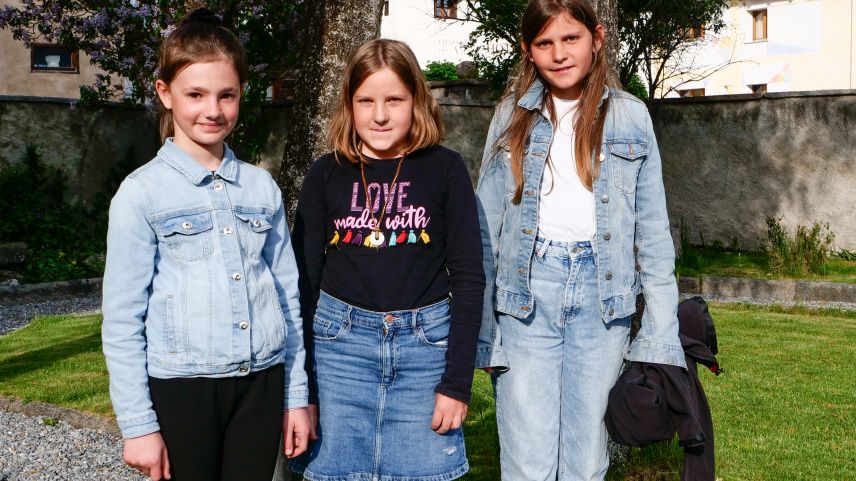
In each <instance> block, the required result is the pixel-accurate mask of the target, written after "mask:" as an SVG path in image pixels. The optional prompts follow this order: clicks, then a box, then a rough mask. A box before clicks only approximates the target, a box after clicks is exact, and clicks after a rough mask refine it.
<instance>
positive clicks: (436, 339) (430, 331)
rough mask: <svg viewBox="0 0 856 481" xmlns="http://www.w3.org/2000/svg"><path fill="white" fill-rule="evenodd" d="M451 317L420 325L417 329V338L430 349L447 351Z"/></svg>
mask: <svg viewBox="0 0 856 481" xmlns="http://www.w3.org/2000/svg"><path fill="white" fill-rule="evenodd" d="M449 320H450V317H449V316H445V317H441V318H439V319H432V320H431V321H429V322H425V323H420V324H419V325H418V327H417V328H416V337H417V338H419V341H420V342H421V343H422V344H424V345H425V346H428V347H433V348H436V349H446V348H447V347H449Z"/></svg>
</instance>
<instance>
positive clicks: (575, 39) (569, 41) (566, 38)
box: [565, 35, 580, 43]
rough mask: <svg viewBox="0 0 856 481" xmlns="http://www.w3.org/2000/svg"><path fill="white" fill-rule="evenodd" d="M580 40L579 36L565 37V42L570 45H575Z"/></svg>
mask: <svg viewBox="0 0 856 481" xmlns="http://www.w3.org/2000/svg"><path fill="white" fill-rule="evenodd" d="M579 39H580V36H579V35H569V36H567V37H565V41H566V42H568V43H574V42H576V41H577V40H579Z"/></svg>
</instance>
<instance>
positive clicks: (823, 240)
mask: <svg viewBox="0 0 856 481" xmlns="http://www.w3.org/2000/svg"><path fill="white" fill-rule="evenodd" d="M834 241H835V234H833V233H832V232H830V230H829V224H828V223H827V224H821V223H819V222H815V223H814V225H812V227H811V228H808V227H805V226H802V225H798V226H797V228H796V231H795V233H794V235H793V236H791V234H790V233H788V231H787V229H786V228H785V227H784V226H783V225H782V219H781V218H779V219H775V218H772V217H768V218H767V240H766V242H765V243H764V244H763V246H762V249H763V252H764V254H765V255H766V256H767V261H768V263H769V265H768V268H769V269H770V271H771V272H773V273H774V274H785V275H790V276H800V275H804V274H807V273H813V274H822V273H823V271H824V263H825V262H826V260H827V259H829V256H830V254H831V253H832V244H833V242H834Z"/></svg>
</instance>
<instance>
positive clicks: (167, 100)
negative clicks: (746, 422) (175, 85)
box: [155, 79, 172, 110]
mask: <svg viewBox="0 0 856 481" xmlns="http://www.w3.org/2000/svg"><path fill="white" fill-rule="evenodd" d="M155 90H156V91H157V93H158V97H160V100H161V103H162V104H163V106H164V107H166V109H167V110H171V109H172V95H171V94H170V92H169V85H167V84H166V82H164V81H163V80H161V79H158V80H157V81H156V82H155Z"/></svg>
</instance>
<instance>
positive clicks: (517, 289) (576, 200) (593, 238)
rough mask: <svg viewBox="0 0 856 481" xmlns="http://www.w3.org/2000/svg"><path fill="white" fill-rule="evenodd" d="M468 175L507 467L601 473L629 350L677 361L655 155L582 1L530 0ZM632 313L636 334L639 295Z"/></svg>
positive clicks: (508, 470) (506, 473)
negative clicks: (475, 179) (473, 184)
mask: <svg viewBox="0 0 856 481" xmlns="http://www.w3.org/2000/svg"><path fill="white" fill-rule="evenodd" d="M521 33H522V37H521V48H522V52H523V58H522V60H521V62H520V65H519V67H518V74H517V77H516V78H515V79H514V81H513V83H512V84H511V85H510V87H509V90H508V92H507V94H506V95H505V97H504V99H503V100H502V102H501V103H500V105H499V106H498V107H497V110H496V112H495V115H494V118H493V121H492V123H491V126H490V131H489V133H488V140H487V145H486V146H485V153H484V157H483V160H482V167H481V172H480V180H479V185H478V193H477V195H478V200H479V205H480V215H481V218H480V220H481V229H482V242H483V244H484V267H485V273H486V276H487V286H488V287H487V289H486V290H485V302H484V318H483V323H482V331H481V333H480V336H479V351H478V352H479V355H478V360H477V364H478V366H479V367H484V368H486V370H488V371H492V375H493V380H494V386H495V393H496V415H497V424H498V427H499V437H500V447H501V455H500V461H501V466H502V477H503V479H506V480H513V481H520V480H533V481H534V480H538V481H553V480H556V479H559V480H562V481H564V480H586V481H588V480H598V479H600V480H602V479H603V478H604V476H605V475H606V470H607V465H608V457H607V450H606V447H607V433H606V428H605V425H604V422H603V417H604V413H605V412H606V405H607V397H608V394H609V390H610V388H611V387H612V386H613V384H614V383H615V381H616V379H617V378H618V375H619V371H620V370H621V366H622V361H623V359H627V360H631V361H646V362H655V363H664V364H673V365H677V366H684V355H683V350H682V349H681V344H680V342H679V340H678V324H677V305H678V289H677V285H676V282H675V276H674V257H675V256H674V249H673V246H672V238H671V236H670V231H669V219H668V217H667V213H666V201H665V195H664V191H663V180H662V173H661V165H660V155H659V152H658V150H657V141H656V139H655V137H654V131H653V129H652V127H651V119H650V117H649V115H648V111H647V109H646V107H645V104H643V103H642V102H640V101H639V100H637V99H636V98H635V97H633V96H631V95H629V94H627V93H626V92H622V91H620V90H617V89H614V88H611V87H609V86H608V85H607V84H608V83H609V82H608V75H609V74H608V66H607V61H606V55H605V51H604V48H603V47H604V30H603V26H602V25H600V24H599V23H598V20H597V17H596V16H595V12H594V10H593V8H592V5H591V4H590V2H589V1H588V0H530V1H529V3H528V5H527V7H526V10H525V11H524V13H523V17H522V25H521ZM639 292H642V293H643V294H644V296H645V301H646V305H647V307H646V309H645V312H644V315H643V318H642V328H641V330H640V331H639V333H638V335H637V337H636V338H635V340H634V342H633V343H632V344H630V345H628V343H629V334H630V317H631V315H632V314H633V313H634V312H635V305H636V303H635V299H636V295H637V294H638V293H639Z"/></svg>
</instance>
